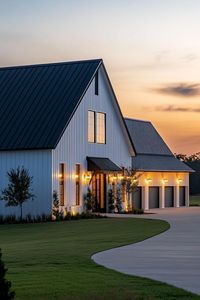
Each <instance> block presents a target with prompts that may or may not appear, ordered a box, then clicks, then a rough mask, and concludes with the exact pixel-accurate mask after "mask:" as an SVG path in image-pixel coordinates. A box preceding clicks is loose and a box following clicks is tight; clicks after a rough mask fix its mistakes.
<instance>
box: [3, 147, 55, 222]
mask: <svg viewBox="0 0 200 300" xmlns="http://www.w3.org/2000/svg"><path fill="white" fill-rule="evenodd" d="M51 152H52V151H51V150H28V151H27V150H25V151H1V152H0V191H1V190H2V189H4V188H5V187H6V186H7V185H8V178H7V176H6V174H7V172H8V171H10V170H11V169H12V168H14V169H16V168H17V167H18V166H20V167H22V166H23V167H24V168H26V169H28V171H29V174H30V176H33V184H32V189H33V194H34V195H35V199H34V201H31V200H29V201H28V202H26V203H24V205H23V207H24V208H23V215H24V216H25V215H27V214H31V215H32V216H37V215H41V214H42V213H44V214H46V215H48V214H51V209H52V155H51ZM19 213H20V209H19V207H5V202H4V201H0V215H11V214H15V215H16V216H19Z"/></svg>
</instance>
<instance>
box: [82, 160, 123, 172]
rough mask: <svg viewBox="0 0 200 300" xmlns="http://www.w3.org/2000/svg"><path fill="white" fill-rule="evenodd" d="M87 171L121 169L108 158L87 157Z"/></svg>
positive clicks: (119, 170) (116, 170)
mask: <svg viewBox="0 0 200 300" xmlns="http://www.w3.org/2000/svg"><path fill="white" fill-rule="evenodd" d="M87 163H88V171H99V172H105V173H108V172H121V171H122V169H121V168H120V167H118V166H117V165H116V164H115V163H114V162H112V161H111V160H110V159H109V158H105V157H87Z"/></svg>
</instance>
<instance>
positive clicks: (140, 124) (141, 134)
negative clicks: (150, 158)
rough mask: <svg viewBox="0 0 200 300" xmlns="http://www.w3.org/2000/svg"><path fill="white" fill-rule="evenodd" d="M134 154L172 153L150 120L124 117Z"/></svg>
mask: <svg viewBox="0 0 200 300" xmlns="http://www.w3.org/2000/svg"><path fill="white" fill-rule="evenodd" d="M125 122H126V125H127V127H128V131H129V134H130V136H131V139H132V142H133V144H134V147H135V151H136V154H151V155H152V154H154V155H173V154H172V152H171V151H170V149H169V148H168V146H167V145H166V144H165V142H164V140H163V139H162V138H161V136H160V135H159V133H158V132H157V130H156V129H155V128H154V127H153V125H152V124H151V122H149V121H142V120H135V119H129V118H125Z"/></svg>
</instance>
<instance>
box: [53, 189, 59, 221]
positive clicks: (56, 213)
mask: <svg viewBox="0 0 200 300" xmlns="http://www.w3.org/2000/svg"><path fill="white" fill-rule="evenodd" d="M52 215H53V219H55V220H57V219H58V217H59V199H58V193H57V191H53V208H52Z"/></svg>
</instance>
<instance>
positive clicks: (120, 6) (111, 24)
mask: <svg viewBox="0 0 200 300" xmlns="http://www.w3.org/2000/svg"><path fill="white" fill-rule="evenodd" d="M11 7H12V10H11V9H10V8H11ZM77 7H78V9H77ZM199 9H200V3H199V2H198V1H197V0H192V1H188V0H182V1H181V0H176V1H172V0H169V1H168V2H167V3H162V4H161V3H160V1H158V0H152V1H151V4H150V3H149V2H148V1H147V0H141V1H129V0H127V1H114V0H112V1H110V2H109V3H106V1H104V0H103V1H102V2H101V3H97V2H96V3H94V1H91V0H86V1H84V3H83V1H78V0H75V1H71V0H69V1H67V3H66V1H64V0H58V1H57V2H56V3H54V1H53V0H43V1H42V3H41V1H39V0H36V1H34V3H30V2H29V3H26V1H25V0H19V1H17V3H14V2H13V1H11V0H8V1H6V2H4V1H1V0H0V15H1V18H0V39H1V41H2V43H1V48H0V67H6V66H8V67H9V66H14V65H15V66H17V65H33V64H45V63H56V62H65V61H70V60H72V61H73V60H83V59H84V60H85V59H93V58H102V59H103V61H104V64H105V67H106V69H107V71H108V75H109V77H110V80H111V83H112V86H113V88H114V91H115V93H116V96H117V99H118V102H119V105H120V107H121V110H122V113H123V115H124V117H129V118H134V119H142V120H147V121H150V122H152V123H153V125H154V126H155V127H156V129H157V131H158V132H159V133H160V135H161V136H162V138H163V139H164V140H165V142H166V143H167V145H168V146H169V148H170V149H171V150H172V152H173V153H183V154H188V155H189V154H194V153H197V152H199V151H200V82H199V72H198V69H199V67H200V55H199V50H200V41H199V39H198V28H199V27H200V20H199V17H198V11H199ZM144 20H145V22H144Z"/></svg>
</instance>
